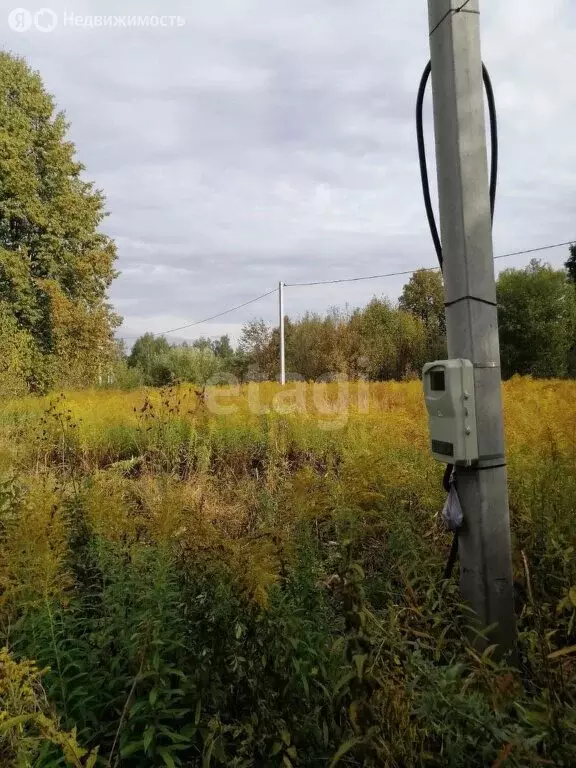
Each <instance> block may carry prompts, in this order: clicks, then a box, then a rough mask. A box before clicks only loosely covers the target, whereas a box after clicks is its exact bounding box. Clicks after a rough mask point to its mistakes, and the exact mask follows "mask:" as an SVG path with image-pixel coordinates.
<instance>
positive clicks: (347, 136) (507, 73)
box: [0, 0, 576, 340]
mask: <svg viewBox="0 0 576 768" xmlns="http://www.w3.org/2000/svg"><path fill="white" fill-rule="evenodd" d="M25 1H26V0H25ZM46 2H48V3H50V9H52V10H53V11H54V12H55V14H56V18H57V20H58V24H57V26H56V28H55V29H54V30H52V31H50V32H42V31H40V30H38V29H37V28H35V27H34V25H32V27H31V28H30V29H28V30H27V31H20V32H17V31H13V30H12V29H10V27H9V24H8V19H9V11H11V10H12V9H13V8H14V5H13V4H5V2H3V3H2V9H3V10H2V11H1V12H0V17H1V24H0V29H1V31H2V36H3V43H4V47H5V48H7V49H8V50H11V51H13V52H15V53H18V54H21V55H23V56H25V57H26V58H27V60H28V61H29V63H30V64H31V65H32V67H33V68H34V69H37V70H39V71H40V73H41V75H42V77H43V78H44V82H45V84H46V87H47V88H48V90H49V91H50V92H51V93H52V94H54V96H55V98H56V100H57V103H58V106H59V107H60V108H61V109H63V110H65V112H66V114H67V117H68V119H69V121H70V123H71V128H70V133H71V138H72V140H73V141H74V142H75V143H76V146H77V150H78V158H79V159H80V160H81V161H82V162H83V163H84V164H85V165H86V167H87V176H88V177H89V178H91V179H94V180H95V181H96V183H97V185H98V187H100V188H101V189H102V190H103V191H104V193H105V195H106V197H107V205H108V210H109V212H110V216H109V218H108V219H107V220H106V223H105V230H106V231H107V232H108V233H109V234H110V235H112V236H113V237H114V238H115V240H116V243H117V246H118V254H119V261H118V265H117V266H118V269H119V270H120V271H121V273H122V274H121V276H120V277H119V278H118V280H117V281H116V282H115V284H114V286H113V288H112V291H111V298H112V300H113V303H114V305H115V307H116V309H117V311H118V312H119V313H120V314H122V315H123V316H124V318H125V321H124V325H123V327H122V330H121V332H120V333H121V335H123V336H125V337H126V338H127V339H130V340H131V337H134V336H137V335H139V334H140V333H142V332H144V331H153V332H162V331H164V330H166V329H170V328H173V327H176V326H179V325H183V324H184V323H186V322H189V321H193V320H196V319H198V318H202V317H205V316H208V315H211V314H215V313H216V312H218V311H220V310H222V309H225V308H227V307H229V306H233V305H235V304H240V303H242V302H244V301H247V300H249V299H251V298H252V297H253V296H256V295H258V294H261V293H264V292H265V291H267V290H270V289H272V288H274V286H275V285H277V283H278V281H279V280H284V281H287V282H292V281H306V280H322V279H329V278H341V277H350V276H355V275H363V274H373V273H381V272H392V271H396V270H402V269H409V268H412V267H414V268H418V267H420V266H430V265H433V264H434V260H435V256H434V252H433V249H432V245H431V241H430V237H429V234H428V229H427V223H426V218H425V214H424V208H423V204H422V199H421V190H420V177H419V171H418V163H417V150H416V139H415V129H414V102H415V96H416V90H417V87H418V82H419V78H420V75H421V72H422V69H423V67H424V65H425V63H426V61H427V60H428V57H429V49H428V31H427V12H426V2H425V1H424V0H354V1H353V2H352V1H351V0H285V2H282V3H280V2H278V0H203V1H202V0H196V2H194V3H192V2H189V1H188V2H182V1H179V0H139V2H138V3H136V2H132V0H124V2H114V3H111V2H98V3H97V2H75V3H73V2H72V1H70V2H69V3H65V2H60V0H46ZM24 7H25V8H26V9H28V10H29V11H31V12H35V11H38V10H39V8H40V4H39V3H38V4H37V5H30V4H28V5H25V6H24ZM481 11H482V35H483V40H482V42H483V57H484V60H485V62H486V64H487V66H488V68H489V70H490V73H491V76H492V79H493V82H494V87H495V91H496V98H497V105H498V111H499V124H500V138H501V154H500V176H499V179H500V183H499V191H498V201H497V215H496V221H495V226H494V240H495V252H496V253H504V252H508V251H512V250H517V249H522V248H530V247H537V246H540V245H544V244H547V243H554V242H559V241H564V240H571V239H576V194H575V192H576V141H575V140H574V135H575V130H576V90H575V89H574V72H576V46H575V45H574V39H575V38H576V3H574V1H573V0H546V1H545V2H543V1H542V0H529V1H528V2H527V0H504V1H503V0H481ZM65 14H67V15H68V16H69V15H70V14H75V15H77V16H78V15H82V16H87V15H89V14H98V15H107V14H110V15H112V14H116V15H121V14H126V15H132V14H134V15H136V14H139V15H145V14H155V15H158V16H159V15H161V14H165V15H175V16H180V18H181V19H183V20H184V21H185V23H184V24H183V25H181V26H167V27H164V28H160V27H155V28H144V27H140V28H127V27H116V28H111V27H102V28H89V27H80V26H72V25H70V24H69V23H68V24H66V25H64V15H65ZM11 18H12V19H13V18H14V17H13V16H12V17H11ZM49 22H50V14H46V13H44V14H43V16H42V17H41V19H40V23H41V24H44V25H47V24H48V23H49ZM427 111H428V113H429V119H428V146H429V149H430V153H429V154H431V155H432V154H433V152H432V149H433V146H432V143H433V134H432V126H431V101H430V97H428V104H427ZM431 172H432V174H434V170H433V168H432V169H431ZM432 179H433V182H434V187H435V176H434V175H433V176H432ZM543 257H544V258H545V259H546V260H547V261H549V262H550V263H552V264H553V265H555V266H560V265H561V264H562V263H563V261H565V260H566V257H567V249H559V250H555V251H549V252H547V253H545V254H543ZM528 259H529V257H527V256H524V257H519V258H514V259H509V260H503V261H501V262H499V264H498V266H499V268H504V267H505V266H520V265H524V264H526V263H527V261H528ZM403 282H404V279H403V278H394V279H388V280H379V281H372V282H367V283H351V284H344V285H336V286H333V287H330V288H326V287H309V288H298V289H296V288H293V289H287V291H286V312H287V313H288V314H290V315H294V316H297V315H300V314H302V313H303V312H305V311H306V310H308V309H309V310H315V311H323V310H325V309H327V308H328V307H330V306H331V305H339V306H345V305H346V304H348V305H349V306H358V305H362V304H364V303H366V302H367V301H368V300H369V299H370V298H371V297H372V296H373V295H387V296H390V297H391V298H396V297H397V296H398V294H399V292H400V291H401V288H402V284H403ZM276 314H277V305H276V297H275V296H274V295H272V296H270V297H268V298H267V299H264V300H262V301H261V302H258V303H255V304H253V305H251V306H250V307H246V308H245V309H243V310H239V311H238V312H237V313H235V314H232V315H229V316H228V317H226V318H223V319H222V320H220V321H217V322H215V323H209V324H206V325H202V326H199V327H198V328H192V329H190V330H189V331H187V332H180V333H178V334H176V336H177V337H180V338H183V337H187V338H196V337H197V336H199V335H201V334H204V335H209V336H215V335H218V334H220V333H226V332H228V333H231V335H232V336H233V337H237V335H238V331H239V328H240V327H241V324H242V323H243V322H245V321H246V320H248V319H250V318H253V317H263V318H264V319H266V320H268V321H270V322H274V321H275V320H276Z"/></svg>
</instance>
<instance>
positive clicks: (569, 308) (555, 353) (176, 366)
mask: <svg viewBox="0 0 576 768" xmlns="http://www.w3.org/2000/svg"><path fill="white" fill-rule="evenodd" d="M497 297H498V317H499V325H500V345H501V359H502V374H503V376H504V378H509V377H510V376H513V375H514V374H522V375H531V376H535V377H567V376H575V375H576V246H572V247H571V249H570V257H569V259H568V261H567V262H566V267H565V269H554V268H552V267H551V266H549V265H548V264H542V263H541V262H539V261H538V260H536V259H533V260H532V261H531V262H530V264H529V265H528V266H527V267H525V268H523V269H507V270H505V271H503V272H501V273H500V275H499V277H498V280H497ZM285 340H286V369H287V373H288V375H289V376H290V375H292V376H295V377H297V378H300V379H304V380H317V379H319V378H321V377H327V376H328V377H329V376H331V375H335V374H340V375H345V376H347V377H350V378H363V379H368V380H374V381H376V380H387V379H396V380H402V379H407V378H415V377H418V376H419V375H420V371H421V369H422V366H423V365H424V363H425V362H427V361H431V360H437V359H442V358H445V357H446V356H447V354H448V352H447V341H446V321H445V314H444V288H443V284H442V277H441V275H440V273H439V272H437V271H431V270H427V269H420V270H417V271H416V272H414V274H413V275H412V276H411V278H410V280H409V281H408V282H407V283H406V285H405V286H404V289H403V291H402V294H401V296H400V298H399V300H398V301H397V302H392V301H390V300H389V299H386V298H377V297H375V298H373V299H372V301H371V302H370V303H369V304H368V305H367V306H366V307H364V308H358V309H355V310H352V311H343V310H339V309H337V308H334V309H332V310H330V311H329V312H327V313H326V314H323V315H321V314H317V313H307V314H305V315H304V316H303V317H301V318H300V319H298V320H293V319H291V318H289V317H286V318H285ZM279 355H280V334H279V329H278V327H272V326H270V325H267V324H266V323H265V322H264V321H263V320H253V321H251V322H249V323H247V324H245V325H244V326H243V328H242V334H241V338H240V341H239V344H238V345H237V347H236V348H235V349H233V347H232V345H231V344H230V340H229V338H228V337H227V336H223V337H221V338H220V339H218V340H216V341H211V340H210V339H206V338H201V339H198V340H196V341H194V342H192V343H191V344H189V343H182V344H172V345H171V344H169V342H168V341H167V340H166V339H165V338H163V337H154V336H153V335H152V334H146V335H144V336H142V337H141V338H140V339H139V340H138V341H137V342H136V344H135V345H134V347H133V349H132V351H131V353H130V355H128V356H126V362H125V365H126V373H127V374H128V376H130V375H132V376H133V377H134V378H133V383H140V384H147V385H151V386H162V385H164V384H169V383H174V382H177V381H191V382H194V383H197V384H203V383H206V382H208V381H218V380H222V381H224V380H225V378H223V374H228V375H232V376H234V377H235V378H236V379H238V380H240V381H246V380H247V379H275V378H277V377H278V369H279V362H278V361H279Z"/></svg>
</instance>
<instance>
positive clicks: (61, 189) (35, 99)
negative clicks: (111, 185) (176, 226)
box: [0, 52, 119, 389]
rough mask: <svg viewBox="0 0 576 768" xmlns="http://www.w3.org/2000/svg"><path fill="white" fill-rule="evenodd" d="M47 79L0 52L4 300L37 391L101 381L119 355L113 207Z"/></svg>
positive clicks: (0, 293)
mask: <svg viewBox="0 0 576 768" xmlns="http://www.w3.org/2000/svg"><path fill="white" fill-rule="evenodd" d="M67 130H68V125H67V123H66V120H65V119H64V115H63V113H62V112H56V110H55V106H54V101H53V99H52V97H51V96H50V95H49V94H48V93H47V92H46V91H45V89H44V87H43V84H42V81H41V79H40V76H39V75H38V74H37V73H35V72H33V71H32V70H31V69H30V68H29V67H28V65H27V64H26V63H25V61H23V60H22V59H20V58H17V57H14V56H12V55H10V54H8V53H4V52H2V53H0V152H1V157H2V162H1V163H0V301H1V302H3V303H4V305H5V306H6V307H9V308H10V312H11V313H12V315H13V317H14V319H15V320H16V323H17V327H18V328H19V329H21V330H22V331H24V332H26V333H28V334H29V335H30V337H31V339H32V343H33V348H34V350H33V351H34V355H33V357H34V361H35V362H34V372H32V371H30V372H29V374H28V379H29V383H30V386H31V387H32V388H35V389H46V388H47V387H49V386H51V385H53V384H55V383H60V382H63V381H67V382H69V381H72V382H73V383H74V384H82V383H91V382H93V381H94V380H95V378H96V375H97V371H98V368H99V366H100V365H101V363H102V361H104V360H108V359H109V358H110V357H111V356H113V354H114V339H113V333H114V328H115V327H116V326H117V325H118V322H119V318H118V317H117V316H116V315H115V314H114V313H113V312H112V310H111V308H110V306H109V304H108V301H107V290H108V288H109V286H110V284H111V282H112V280H113V279H114V277H115V274H116V273H115V271H114V268H113V265H114V260H115V258H116V250H115V246H114V243H113V242H112V240H111V239H110V238H109V237H107V236H106V235H104V234H103V233H101V232H100V231H99V226H100V224H101V223H102V220H103V218H104V216H105V211H104V199H103V196H102V194H101V193H100V192H99V191H98V190H96V189H95V188H94V186H93V184H92V183H91V182H88V181H86V180H84V178H83V176H82V172H83V170H84V167H83V166H82V165H81V163H79V162H78V161H77V160H76V158H75V147H74V145H73V144H72V142H70V141H69V140H68V138H67Z"/></svg>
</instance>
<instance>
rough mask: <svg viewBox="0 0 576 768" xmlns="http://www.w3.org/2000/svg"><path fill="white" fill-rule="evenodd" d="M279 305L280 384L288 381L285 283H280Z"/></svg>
mask: <svg viewBox="0 0 576 768" xmlns="http://www.w3.org/2000/svg"><path fill="white" fill-rule="evenodd" d="M278 305H279V312H280V384H282V385H284V384H285V383H286V351H285V348H284V346H285V345H284V283H283V282H282V280H280V282H279V283H278Z"/></svg>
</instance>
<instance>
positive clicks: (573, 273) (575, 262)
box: [565, 244, 576, 283]
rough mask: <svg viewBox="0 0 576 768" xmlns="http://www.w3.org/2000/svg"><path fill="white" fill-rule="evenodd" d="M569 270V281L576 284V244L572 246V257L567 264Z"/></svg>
mask: <svg viewBox="0 0 576 768" xmlns="http://www.w3.org/2000/svg"><path fill="white" fill-rule="evenodd" d="M565 267H566V269H567V270H568V279H569V280H570V282H571V283H576V244H572V245H571V246H570V256H569V258H568V261H567V262H566V264H565Z"/></svg>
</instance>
